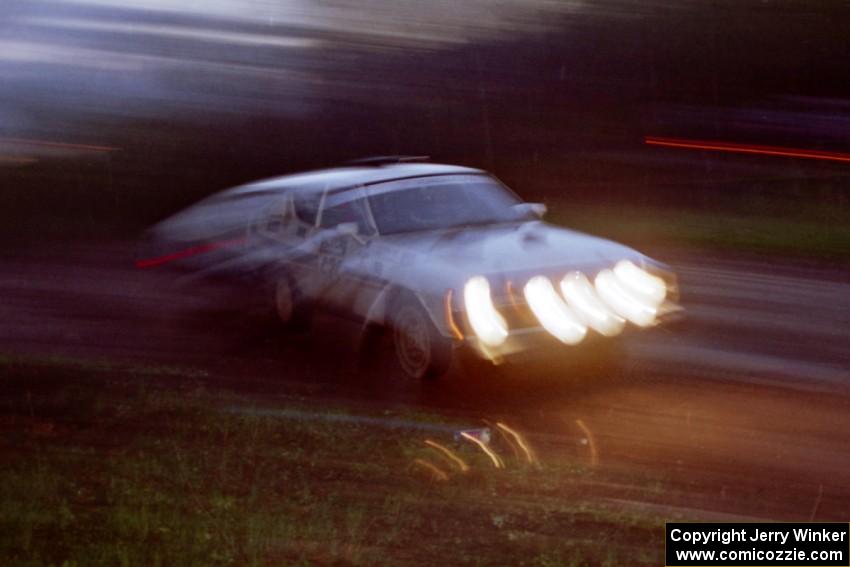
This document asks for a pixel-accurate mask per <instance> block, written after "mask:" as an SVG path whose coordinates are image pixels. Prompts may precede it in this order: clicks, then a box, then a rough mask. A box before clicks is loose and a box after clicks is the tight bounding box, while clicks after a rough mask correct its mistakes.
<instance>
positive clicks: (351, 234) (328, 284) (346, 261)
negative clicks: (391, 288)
mask: <svg viewBox="0 0 850 567" xmlns="http://www.w3.org/2000/svg"><path fill="white" fill-rule="evenodd" d="M318 224H319V231H320V238H319V246H318V272H319V279H320V281H321V298H322V300H323V301H325V302H326V303H328V304H329V305H331V306H333V307H337V308H341V309H342V310H345V311H353V312H355V313H357V311H358V309H357V308H356V306H358V305H360V304H361V303H362V301H361V296H363V295H364V294H366V293H370V291H371V288H373V287H375V283H374V282H372V281H371V280H370V278H369V277H368V273H366V272H365V270H364V267H365V265H366V263H365V258H364V257H365V253H364V252H365V250H366V249H367V248H368V247H369V245H370V244H371V241H372V239H373V238H374V237H375V233H376V231H375V227H374V223H373V222H372V218H371V214H370V213H369V209H368V205H367V204H366V196H365V193H364V191H363V189H362V188H361V187H356V188H350V189H344V190H340V191H330V192H328V193H327V194H326V195H325V197H324V199H323V200H322V207H321V211H320V212H319V222H318ZM357 314H359V313H357Z"/></svg>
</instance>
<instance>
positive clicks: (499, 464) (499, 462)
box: [460, 431, 505, 469]
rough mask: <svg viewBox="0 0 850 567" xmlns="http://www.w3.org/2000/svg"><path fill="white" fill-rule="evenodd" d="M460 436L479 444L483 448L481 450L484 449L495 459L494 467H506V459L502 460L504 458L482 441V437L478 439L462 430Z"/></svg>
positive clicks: (492, 459)
mask: <svg viewBox="0 0 850 567" xmlns="http://www.w3.org/2000/svg"><path fill="white" fill-rule="evenodd" d="M460 436H461V437H463V438H464V439H466V440H468V441H472V442H473V443H475V444H476V445H478V446H479V447H480V448H481V450H482V451H484V453H485V454H486V455H487V456H488V457H490V460H491V461H493V466H494V467H496V468H497V469H503V468H505V463H504V461H502V458H501V457H500V456H499V455H497V454H496V452H495V451H493V450H492V449H490V448H489V447H488V446H487V445H485V444H484V442H483V441H481V440H480V439H476V438H475V437H473V436H472V435H470V434H469V433H467V432H466V431H464V432H462V433H461V434H460Z"/></svg>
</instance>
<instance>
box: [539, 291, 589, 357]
mask: <svg viewBox="0 0 850 567" xmlns="http://www.w3.org/2000/svg"><path fill="white" fill-rule="evenodd" d="M525 300H526V301H527V302H528V306H529V307H530V308H531V311H532V312H533V313H534V315H535V316H536V317H537V320H538V321H540V324H541V325H543V328H544V329H546V330H547V331H549V333H550V334H552V335H553V336H554V337H555V338H557V339H558V340H559V341H561V342H562V343H566V344H568V345H574V344H577V343H579V342H581V340H582V339H583V338H584V336H585V335H586V334H587V327H585V326H584V323H582V322H581V320H580V319H579V318H578V317H577V316H576V315H575V313H573V312H572V310H571V309H570V308H569V307H568V306H567V304H566V303H564V300H563V299H561V296H560V295H558V292H557V291H555V288H554V287H553V286H552V282H550V281H549V278H546V277H544V276H534V277H533V278H531V279H530V280H528V283H526V284H525Z"/></svg>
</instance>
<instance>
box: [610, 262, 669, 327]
mask: <svg viewBox="0 0 850 567" xmlns="http://www.w3.org/2000/svg"><path fill="white" fill-rule="evenodd" d="M595 283H596V291H597V292H599V296H600V297H601V298H602V299H604V300H605V303H607V304H608V305H610V306H611V307H612V308H613V309H614V311H616V312H617V314H618V315H620V316H622V317H624V318H626V319H628V320H629V321H631V322H632V323H634V324H635V325H637V326H639V327H648V326H649V325H652V324H653V323H654V322H655V315H656V313H657V310H656V309H655V307H654V306H652V305H647V304H646V303H644V302H643V301H641V300H640V298H638V297H635V296H634V295H632V293H631V292H630V291H629V290H627V289H625V288H624V287H623V286H622V284H620V280H619V279H618V278H617V276H615V275H614V272H612V271H611V270H602V271H601V272H599V273H598V274H597V275H596V281H595Z"/></svg>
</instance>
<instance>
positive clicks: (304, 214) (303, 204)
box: [292, 191, 322, 225]
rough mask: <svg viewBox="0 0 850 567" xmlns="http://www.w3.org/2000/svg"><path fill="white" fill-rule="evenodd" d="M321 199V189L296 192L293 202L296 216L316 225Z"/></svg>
mask: <svg viewBox="0 0 850 567" xmlns="http://www.w3.org/2000/svg"><path fill="white" fill-rule="evenodd" d="M321 201H322V192H321V191H300V192H296V193H295V194H294V195H293V196H292V204H293V206H294V207H295V216H296V217H298V219H299V220H300V221H302V222H305V223H307V224H309V225H315V224H316V216H317V215H318V214H319V204H320V203H321Z"/></svg>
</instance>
